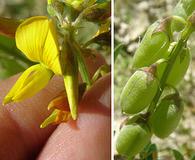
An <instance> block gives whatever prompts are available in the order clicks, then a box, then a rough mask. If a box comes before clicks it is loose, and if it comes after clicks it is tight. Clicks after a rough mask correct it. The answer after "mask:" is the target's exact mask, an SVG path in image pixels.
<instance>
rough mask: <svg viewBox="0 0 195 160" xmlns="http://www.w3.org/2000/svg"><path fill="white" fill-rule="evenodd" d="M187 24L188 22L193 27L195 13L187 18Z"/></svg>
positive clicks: (194, 24)
mask: <svg viewBox="0 0 195 160" xmlns="http://www.w3.org/2000/svg"><path fill="white" fill-rule="evenodd" d="M188 22H190V23H191V24H192V26H193V27H195V11H194V12H193V13H192V14H191V16H190V17H189V18H188Z"/></svg>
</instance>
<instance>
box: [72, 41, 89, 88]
mask: <svg viewBox="0 0 195 160" xmlns="http://www.w3.org/2000/svg"><path fill="white" fill-rule="evenodd" d="M70 45H71V46H72V49H73V50H74V51H75V53H76V56H77V60H78V64H79V71H80V73H81V77H82V79H83V81H84V82H86V83H87V85H88V87H90V86H91V85H92V82H91V78H90V76H89V72H88V69H87V66H86V64H85V61H84V58H83V56H82V52H81V50H80V47H79V46H78V44H77V43H76V42H75V41H74V40H73V41H72V42H71V43H70Z"/></svg>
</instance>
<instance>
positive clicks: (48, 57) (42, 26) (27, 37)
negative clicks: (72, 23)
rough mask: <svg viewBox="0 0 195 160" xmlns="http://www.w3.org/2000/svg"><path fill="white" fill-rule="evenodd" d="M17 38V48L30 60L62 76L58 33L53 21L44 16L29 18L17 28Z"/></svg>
mask: <svg viewBox="0 0 195 160" xmlns="http://www.w3.org/2000/svg"><path fill="white" fill-rule="evenodd" d="M15 38H16V46H17V48H18V49H20V50H21V51H22V52H23V53H24V54H25V55H26V57H27V58H28V59H30V60H31V61H34V62H40V63H43V64H44V65H46V66H47V67H48V68H49V69H51V70H52V71H53V72H54V73H55V74H61V67H60V62H59V54H60V53H59V49H58V41H57V33H56V31H55V27H54V24H53V22H52V21H51V20H49V19H48V18H47V17H44V16H37V17H32V18H29V19H27V20H25V21H24V22H23V23H21V24H20V26H19V27H18V28H17V30H16V37H15Z"/></svg>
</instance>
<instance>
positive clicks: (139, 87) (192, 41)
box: [113, 0, 195, 160]
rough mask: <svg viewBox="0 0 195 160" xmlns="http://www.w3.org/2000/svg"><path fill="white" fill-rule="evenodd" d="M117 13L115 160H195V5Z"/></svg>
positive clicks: (142, 5)
mask: <svg viewBox="0 0 195 160" xmlns="http://www.w3.org/2000/svg"><path fill="white" fill-rule="evenodd" d="M114 8H115V13H114V32H115V34H114V43H115V46H114V113H115V114H114V123H113V129H114V134H113V135H114V142H113V144H114V160H194V159H195V127H194V122H195V98H194V97H195V56H194V52H195V34H194V32H195V0H180V1H179V0H131V1H128V0H122V1H121V0H115V6H114Z"/></svg>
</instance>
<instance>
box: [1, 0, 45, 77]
mask: <svg viewBox="0 0 195 160" xmlns="http://www.w3.org/2000/svg"><path fill="white" fill-rule="evenodd" d="M45 14H46V1H45V0H0V16H1V17H6V18H15V19H24V18H27V17H29V16H33V15H45ZM30 65H32V62H30V61H29V60H28V59H26V58H25V57H24V56H23V55H22V54H21V53H20V51H19V50H17V49H16V47H15V41H14V39H9V38H6V37H3V36H0V80H1V79H5V78H8V77H10V76H12V75H14V74H16V73H19V72H21V71H23V70H25V69H26V68H28V67H29V66H30Z"/></svg>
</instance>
